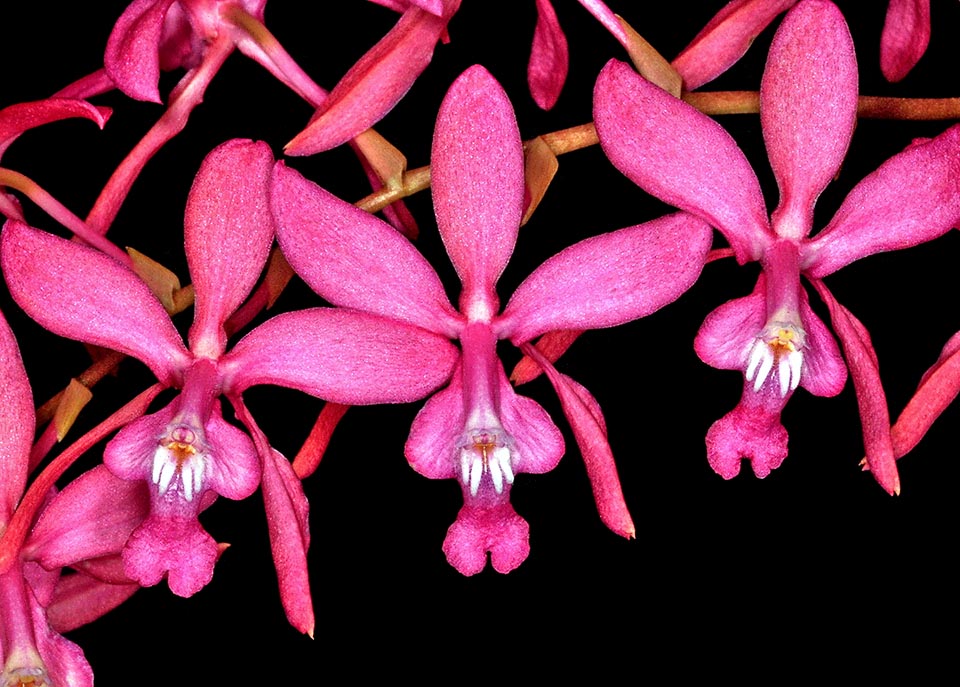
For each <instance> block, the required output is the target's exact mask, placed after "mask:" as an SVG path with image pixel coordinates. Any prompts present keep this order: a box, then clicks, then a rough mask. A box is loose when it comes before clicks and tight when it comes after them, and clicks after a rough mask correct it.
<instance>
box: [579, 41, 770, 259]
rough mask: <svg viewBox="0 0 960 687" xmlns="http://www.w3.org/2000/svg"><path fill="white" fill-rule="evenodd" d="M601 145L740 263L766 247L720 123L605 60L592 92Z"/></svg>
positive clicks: (750, 181) (752, 181)
mask: <svg viewBox="0 0 960 687" xmlns="http://www.w3.org/2000/svg"><path fill="white" fill-rule="evenodd" d="M593 114H594V120H595V122H596V125H597V134H598V136H599V137H600V145H601V146H603V151H604V152H605V153H606V155H607V157H608V158H610V161H611V162H613V164H614V166H615V167H616V168H617V169H619V170H620V171H621V172H623V173H624V174H625V175H627V177H629V178H630V179H631V180H632V181H633V182H634V183H635V184H637V185H638V186H640V188H642V189H643V190H645V191H647V192H648V193H651V194H652V195H654V196H656V197H657V198H660V199H661V200H663V201H664V202H666V203H669V204H670V205H673V206H675V207H678V208H680V209H681V210H686V211H688V212H691V213H693V214H695V215H697V216H699V217H701V218H703V219H704V220H705V221H707V222H709V223H710V224H711V225H713V226H715V227H716V228H717V229H719V230H720V231H721V232H722V233H723V235H724V236H725V237H726V238H727V240H728V241H729V242H730V245H731V246H732V247H733V250H734V252H735V253H736V256H737V260H738V261H739V262H741V263H743V262H747V261H748V260H756V259H758V258H759V256H760V254H761V252H762V249H763V248H764V247H765V246H766V245H767V244H768V243H769V242H770V239H771V238H772V235H771V233H770V230H769V223H768V219H767V211H766V207H765V205H764V201H763V194H762V193H761V192H760V184H759V182H758V181H757V177H756V175H755V174H754V172H753V168H752V167H751V166H750V163H749V162H747V159H746V158H745V157H744V155H743V153H742V152H741V150H740V148H739V147H738V146H737V144H736V142H735V141H734V140H733V138H732V137H731V136H730V134H728V133H727V132H726V131H725V130H724V129H723V128H722V127H721V126H720V125H719V124H717V123H716V122H715V121H713V120H712V119H710V118H709V117H707V116H706V115H705V114H702V113H701V112H698V111H697V110H695V109H694V108H693V107H691V106H689V105H687V104H686V103H684V102H683V101H681V100H678V99H677V98H674V97H673V96H672V95H670V94H669V93H667V92H666V91H664V90H662V89H661V88H659V87H658V86H655V85H653V84H652V83H650V82H649V81H647V80H646V79H644V78H643V77H642V76H640V75H639V74H637V73H636V72H635V71H634V70H633V69H631V68H630V67H629V66H628V65H627V64H625V63H623V62H620V61H618V60H610V61H609V62H608V63H607V65H606V66H605V67H604V68H603V71H601V72H600V76H599V77H598V79H597V84H596V87H595V88H594V93H593Z"/></svg>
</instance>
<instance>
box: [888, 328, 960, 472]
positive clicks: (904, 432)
mask: <svg viewBox="0 0 960 687" xmlns="http://www.w3.org/2000/svg"><path fill="white" fill-rule="evenodd" d="M958 393H960V332H958V333H957V334H954V335H953V337H952V338H951V339H950V341H948V342H947V345H946V346H944V348H943V352H942V353H941V354H940V357H939V358H938V359H937V362H936V363H934V364H933V366H932V367H931V368H930V369H929V370H927V371H926V372H925V373H924V375H923V379H921V380H920V384H919V386H918V387H917V390H916V391H915V392H914V394H913V397H911V399H910V401H909V402H908V403H907V406H906V408H904V409H903V412H901V413H900V417H898V418H897V421H896V422H895V423H894V425H893V427H891V428H890V437H891V440H892V441H893V454H894V455H895V456H896V457H897V458H900V457H901V456H903V455H906V454H907V453H909V452H910V451H911V450H913V447H914V446H916V445H917V444H918V443H919V442H920V440H921V439H922V438H923V437H924V435H925V434H926V433H927V430H929V429H930V427H931V425H933V422H934V420H936V419H937V418H938V417H940V414H941V413H942V412H943V411H944V410H946V408H947V406H948V405H950V404H951V403H952V402H953V400H954V399H955V398H956V397H957V394H958Z"/></svg>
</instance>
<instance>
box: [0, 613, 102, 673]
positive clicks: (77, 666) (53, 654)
mask: <svg viewBox="0 0 960 687" xmlns="http://www.w3.org/2000/svg"><path fill="white" fill-rule="evenodd" d="M30 608H31V611H32V615H33V628H34V636H35V637H36V642H37V650H38V651H39V652H40V658H41V659H42V660H43V666H44V667H45V668H46V669H47V673H48V675H49V678H50V682H51V684H54V685H70V687H93V671H92V670H91V669H90V664H89V663H87V659H86V658H85V657H84V655H83V650H82V649H81V648H80V647H79V646H77V645H76V644H74V643H73V642H71V641H70V640H68V639H66V638H65V637H61V636H60V635H59V634H58V633H57V632H56V631H55V630H54V629H53V628H52V627H51V626H50V622H49V621H48V620H47V612H46V609H44V608H43V607H42V606H41V605H40V604H39V603H38V602H37V600H36V599H31V600H30ZM14 684H16V683H14ZM27 684H29V683H27Z"/></svg>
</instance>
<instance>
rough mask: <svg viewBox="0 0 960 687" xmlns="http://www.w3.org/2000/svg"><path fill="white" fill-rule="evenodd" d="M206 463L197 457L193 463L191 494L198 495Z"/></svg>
mask: <svg viewBox="0 0 960 687" xmlns="http://www.w3.org/2000/svg"><path fill="white" fill-rule="evenodd" d="M206 467H207V466H206V463H205V462H204V460H203V458H201V457H200V456H199V455H198V456H197V457H196V458H195V459H194V462H193V493H194V494H199V493H200V487H202V486H203V475H204V473H205V472H206Z"/></svg>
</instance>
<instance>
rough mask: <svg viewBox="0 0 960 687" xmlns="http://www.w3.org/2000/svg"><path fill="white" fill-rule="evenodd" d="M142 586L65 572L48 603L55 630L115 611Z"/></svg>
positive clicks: (58, 630)
mask: <svg viewBox="0 0 960 687" xmlns="http://www.w3.org/2000/svg"><path fill="white" fill-rule="evenodd" d="M138 589H140V585H138V584H136V583H133V582H131V583H129V584H109V583H107V582H101V581H100V580H98V579H96V578H95V577H91V576H89V575H84V574H83V573H73V574H70V575H64V576H63V577H61V578H60V579H59V580H58V581H57V587H56V590H55V591H54V595H53V601H52V603H51V604H50V605H49V606H48V607H47V620H48V621H49V623H50V627H51V628H53V630H54V631H55V632H70V631H71V630H75V629H76V628H78V627H80V626H82V625H86V624H87V623H89V622H93V621H94V620H96V619H97V618H100V617H101V616H103V615H105V614H106V613H108V612H109V611H112V610H113V609H114V608H116V607H117V606H119V605H120V604H122V603H123V602H124V601H126V600H127V599H129V598H130V597H131V596H133V594H134V592H136V591H137V590H138Z"/></svg>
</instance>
